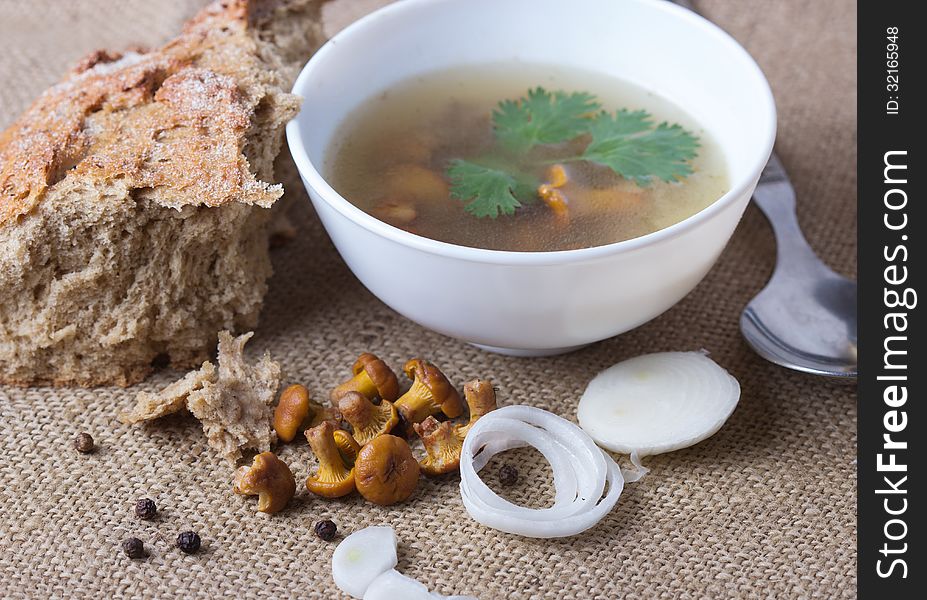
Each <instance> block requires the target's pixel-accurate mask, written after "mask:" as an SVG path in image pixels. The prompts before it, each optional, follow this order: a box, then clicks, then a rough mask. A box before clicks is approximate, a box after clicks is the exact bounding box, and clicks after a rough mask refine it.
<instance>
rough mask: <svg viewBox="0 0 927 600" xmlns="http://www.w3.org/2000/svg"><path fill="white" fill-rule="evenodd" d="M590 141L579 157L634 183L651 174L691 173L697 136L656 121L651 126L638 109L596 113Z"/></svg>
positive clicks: (673, 175) (665, 178)
mask: <svg viewBox="0 0 927 600" xmlns="http://www.w3.org/2000/svg"><path fill="white" fill-rule="evenodd" d="M589 133H590V134H592V142H591V143H590V144H589V146H587V147H586V150H585V152H583V154H582V156H581V157H580V158H581V159H582V160H588V161H590V162H594V163H598V164H600V165H604V166H606V167H609V168H610V169H612V170H613V171H615V172H616V173H618V174H619V175H621V176H622V177H624V178H625V179H631V180H633V181H635V182H636V183H637V184H638V185H648V184H649V183H650V182H651V181H652V180H653V178H654V177H657V178H659V179H662V180H663V181H675V180H676V179H678V178H680V177H685V176H687V175H691V174H692V165H691V164H690V162H689V161H691V160H692V159H693V158H695V155H696V148H698V146H699V143H698V138H696V137H695V136H694V135H692V134H691V133H689V132H688V131H686V130H685V129H683V128H682V127H680V126H679V125H669V124H667V123H660V124H659V125H657V126H656V128H654V127H653V121H652V120H651V117H650V115H649V114H648V113H647V112H645V111H642V110H639V111H634V112H631V111H628V110H620V111H618V112H617V113H615V115H614V116H613V115H610V114H609V113H607V112H604V111H603V112H600V113H599V114H598V115H596V117H595V118H594V119H593V120H592V123H591V124H590V126H589Z"/></svg>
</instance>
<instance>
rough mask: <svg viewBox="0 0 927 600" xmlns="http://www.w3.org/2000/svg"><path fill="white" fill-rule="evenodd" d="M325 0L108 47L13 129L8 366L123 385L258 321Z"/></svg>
mask: <svg viewBox="0 0 927 600" xmlns="http://www.w3.org/2000/svg"><path fill="white" fill-rule="evenodd" d="M320 4H321V0H225V1H222V2H215V3H213V4H211V5H209V6H208V7H207V8H205V9H204V10H203V11H201V12H200V14H198V15H197V16H196V17H195V18H193V19H192V20H191V21H190V22H189V23H188V24H187V25H186V27H185V28H184V31H183V33H182V34H181V35H180V36H179V37H177V38H175V39H174V40H172V41H171V42H169V43H167V44H166V45H164V46H163V47H161V48H159V49H157V50H154V51H152V52H147V53H141V52H128V53H125V54H113V53H108V52H103V51H101V52H97V53H95V54H93V55H92V56H90V57H88V58H87V59H86V60H84V61H83V62H82V63H81V64H80V65H78V67H77V68H75V69H74V70H73V71H72V72H71V73H69V74H68V75H67V76H66V77H65V78H64V80H63V81H62V82H61V83H59V84H57V85H55V86H54V87H52V88H50V89H49V90H47V91H46V92H45V93H44V94H43V95H42V96H40V97H39V99H38V100H37V101H36V102H35V103H34V104H33V105H32V106H31V107H30V108H29V109H28V110H27V111H26V112H25V114H23V115H22V116H21V117H20V119H19V120H18V121H16V122H15V123H14V124H13V125H12V126H11V127H10V128H9V129H7V130H6V131H5V132H4V133H2V134H0V382H3V383H12V384H20V385H34V384H55V385H74V384H76V385H101V384H118V385H128V384H131V383H134V382H137V381H139V380H141V379H142V378H144V377H145V376H146V375H147V374H148V373H149V372H150V370H151V365H152V361H154V360H155V359H156V358H158V359H159V360H163V359H167V360H168V361H169V362H170V363H171V364H172V365H173V366H175V367H190V366H193V365H196V364H199V363H201V362H202V361H203V360H204V359H205V358H206V357H207V356H208V351H209V349H210V348H212V347H214V345H215V341H216V332H217V331H219V330H221V329H231V330H243V329H251V328H253V327H254V326H255V325H256V322H257V319H258V314H259V312H260V309H261V304H262V302H263V298H264V294H265V291H266V280H267V278H268V277H269V276H270V273H271V265H270V259H269V255H268V221H269V219H270V210H269V208H270V207H271V205H273V204H274V202H275V201H276V200H277V199H278V198H279V197H280V196H281V195H282V192H283V190H282V187H281V186H279V185H273V184H271V183H267V182H271V181H273V180H274V179H273V178H274V172H273V163H274V159H275V158H276V156H277V154H278V153H279V152H280V148H281V144H282V141H283V140H282V138H283V128H284V125H285V124H286V122H287V121H288V120H289V119H291V118H292V117H293V116H294V115H295V114H296V113H297V111H298V108H299V99H298V98H297V97H295V96H293V95H292V94H290V93H288V90H289V89H290V87H291V86H292V82H293V79H294V78H295V76H296V74H297V72H298V70H299V67H300V66H301V65H302V63H303V62H305V60H306V59H307V58H308V56H309V55H310V54H311V52H313V51H314V50H315V49H316V48H317V47H318V45H320V43H321V41H322V34H321V25H320V24H319V19H318V15H319V11H320V7H319V5H320Z"/></svg>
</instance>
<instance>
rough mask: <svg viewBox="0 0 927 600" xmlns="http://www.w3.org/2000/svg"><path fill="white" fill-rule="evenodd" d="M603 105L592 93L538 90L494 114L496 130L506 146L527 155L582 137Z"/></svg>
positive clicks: (509, 103)
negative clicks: (541, 146)
mask: <svg viewBox="0 0 927 600" xmlns="http://www.w3.org/2000/svg"><path fill="white" fill-rule="evenodd" d="M600 106H601V105H600V104H599V102H598V101H597V100H596V99H595V97H594V96H593V95H592V94H587V93H585V92H574V93H572V94H567V93H566V92H563V91H557V92H554V93H553V94H551V93H550V92H548V91H547V90H545V89H544V88H542V87H537V88H535V89H533V90H529V91H528V95H527V97H525V98H521V99H519V100H504V101H502V102H500V103H499V107H498V108H497V109H496V110H495V111H493V114H492V121H493V128H494V129H495V133H496V139H498V140H499V142H500V143H501V144H502V145H503V147H505V148H507V149H508V150H510V151H513V152H524V151H526V150H528V149H530V148H531V147H532V146H536V145H538V144H555V143H558V142H565V141H567V140H571V139H573V138H575V137H577V136H579V135H582V134H583V133H584V132H585V131H586V130H587V129H588V127H589V116H590V115H591V114H592V113H594V112H595V111H597V110H598V109H599V107H600Z"/></svg>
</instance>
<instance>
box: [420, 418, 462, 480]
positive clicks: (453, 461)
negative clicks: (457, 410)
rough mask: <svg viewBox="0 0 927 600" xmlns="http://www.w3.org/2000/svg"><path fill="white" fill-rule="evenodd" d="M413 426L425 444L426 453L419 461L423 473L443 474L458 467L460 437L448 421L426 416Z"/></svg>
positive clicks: (460, 445) (460, 446) (460, 448)
mask: <svg viewBox="0 0 927 600" xmlns="http://www.w3.org/2000/svg"><path fill="white" fill-rule="evenodd" d="M413 427H414V428H415V433H417V434H418V435H419V437H420V438H422V443H424V444H425V452H426V453H427V455H426V456H425V458H424V459H423V460H422V461H421V462H420V463H419V464H420V465H421V467H422V471H424V472H425V475H431V476H435V475H443V474H445V473H450V472H451V471H456V470H457V469H458V468H460V451H461V450H462V449H463V442H462V441H461V440H462V438H460V437H457V434H456V433H455V431H454V426H453V425H452V424H451V422H450V421H444V422H443V423H439V422H438V420H437V419H435V418H434V417H428V418H427V419H425V420H424V421H422V422H421V423H415V424H414V425H413Z"/></svg>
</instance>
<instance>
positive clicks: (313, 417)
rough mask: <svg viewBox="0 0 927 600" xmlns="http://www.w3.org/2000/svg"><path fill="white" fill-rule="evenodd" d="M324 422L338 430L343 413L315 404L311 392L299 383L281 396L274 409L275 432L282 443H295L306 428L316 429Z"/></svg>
mask: <svg viewBox="0 0 927 600" xmlns="http://www.w3.org/2000/svg"><path fill="white" fill-rule="evenodd" d="M322 421H331V422H332V424H333V425H335V427H336V428H338V427H340V426H341V413H340V412H338V410H337V409H335V408H332V407H328V406H322V405H321V404H319V403H318V402H313V401H312V400H311V399H310V398H309V390H307V389H306V388H305V386H302V385H299V384H298V383H297V384H294V385H291V386H289V387H288V388H286V389H285V390H283V393H282V394H280V400H279V401H278V402H277V408H276V409H274V430H275V431H276V432H277V439H279V440H280V441H281V442H291V441H293V438H295V437H296V434H297V433H299V432H300V431H302V430H303V429H304V428H306V427H315V426H316V425H318V424H319V423H321V422H322Z"/></svg>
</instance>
